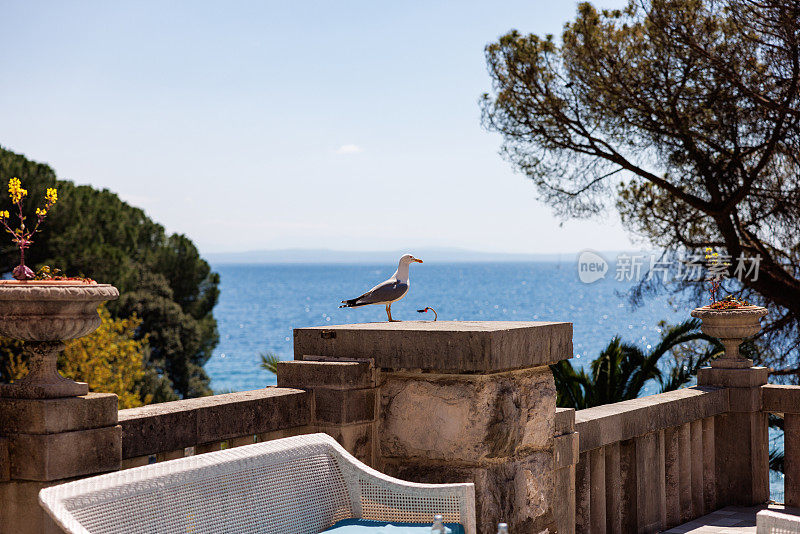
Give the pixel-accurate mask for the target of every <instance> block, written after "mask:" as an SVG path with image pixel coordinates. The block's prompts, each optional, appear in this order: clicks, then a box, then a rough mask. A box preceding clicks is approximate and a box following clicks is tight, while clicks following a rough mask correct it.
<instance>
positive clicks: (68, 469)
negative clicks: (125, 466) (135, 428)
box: [8, 426, 122, 482]
mask: <svg viewBox="0 0 800 534" xmlns="http://www.w3.org/2000/svg"><path fill="white" fill-rule="evenodd" d="M8 441H9V457H10V460H11V478H13V479H15V480H36V481H42V482H47V481H52V480H61V479H65V478H71V477H78V476H83V475H93V474H97V473H103V472H105V471H115V470H117V469H119V467H120V460H121V459H122V429H121V428H120V427H119V426H110V427H105V428H95V429H92V430H77V431H75V432H62V433H60V434H12V435H11V436H9V439H8Z"/></svg>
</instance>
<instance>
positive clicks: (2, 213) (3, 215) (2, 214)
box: [0, 211, 9, 219]
mask: <svg viewBox="0 0 800 534" xmlns="http://www.w3.org/2000/svg"><path fill="white" fill-rule="evenodd" d="M8 218H9V214H8V212H7V211H0V219H8Z"/></svg>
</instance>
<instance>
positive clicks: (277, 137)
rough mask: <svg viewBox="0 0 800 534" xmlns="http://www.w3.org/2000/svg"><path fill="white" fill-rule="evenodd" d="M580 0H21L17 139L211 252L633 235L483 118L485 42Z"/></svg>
mask: <svg viewBox="0 0 800 534" xmlns="http://www.w3.org/2000/svg"><path fill="white" fill-rule="evenodd" d="M623 3H624V1H623V0H602V1H597V2H595V5H598V6H602V7H619V6H621V5H622V4H623ZM575 8H576V2H574V1H568V0H548V1H546V0H528V1H508V2H501V1H498V2H486V1H484V2H432V1H429V2H423V1H419V2H391V3H390V2H375V1H364V2H347V1H342V2H330V1H327V2H219V1H217V2H201V1H193V2H188V1H187V2H145V1H136V2H106V1H98V2H35V1H12V2H8V1H6V2H4V3H3V17H2V19H0V49H1V50H2V51H3V53H2V59H0V65H2V76H0V145H3V146H5V147H7V148H10V149H12V150H14V151H17V152H22V153H24V154H25V155H27V156H28V157H30V158H32V159H35V160H38V161H43V162H47V163H49V164H50V165H52V166H53V167H54V168H55V170H56V172H57V173H58V175H59V176H60V177H62V178H67V179H70V180H73V181H75V182H78V183H88V184H92V185H93V186H96V187H106V188H109V189H111V190H112V191H115V192H117V193H119V195H120V196H121V197H122V198H123V199H125V200H127V201H129V202H130V203H132V204H134V205H137V206H139V207H142V208H144V209H145V210H146V211H147V213H148V214H149V215H150V216H152V217H153V218H154V219H156V220H157V221H159V222H160V223H162V224H164V225H165V226H166V227H167V229H168V230H169V231H176V232H183V233H186V234H188V235H189V236H190V237H191V238H192V239H193V240H194V241H195V242H196V243H197V244H198V246H199V247H200V249H201V251H203V252H222V251H239V250H253V249H264V248H287V247H311V248H335V249H348V250H349V249H358V250H374V249H397V248H408V249H409V250H413V248H414V247H415V246H420V247H421V246H425V247H430V246H452V247H465V248H470V249H474V250H485V251H506V252H533V253H536V252H572V251H576V250H580V249H583V248H594V249H625V248H630V246H631V245H630V241H629V238H628V237H627V234H626V233H625V231H623V230H622V229H621V228H620V226H619V224H618V222H617V217H616V215H611V216H609V217H608V218H607V219H602V220H595V221H588V222H567V223H566V224H564V226H563V227H559V221H558V220H557V219H556V218H554V217H553V215H552V214H551V212H550V209H549V208H548V207H546V206H544V205H543V204H541V203H539V202H538V201H536V192H535V189H534V187H533V186H532V184H531V183H530V181H529V180H527V179H526V178H524V177H522V176H520V175H517V174H514V173H513V172H512V170H511V168H510V166H509V164H508V163H506V162H505V161H503V160H502V159H501V158H500V156H498V154H497V151H498V148H499V146H500V138H499V137H498V136H497V135H496V134H490V133H488V132H486V131H485V130H483V129H482V128H481V126H480V111H479V107H478V98H479V96H480V94H481V93H482V92H484V91H486V90H488V89H489V88H490V79H489V76H488V74H487V72H486V66H485V61H484V56H483V48H484V46H485V45H486V44H487V43H488V42H490V41H492V40H494V39H496V38H497V37H498V36H499V35H501V34H503V33H505V32H506V31H508V30H509V29H511V28H517V29H519V30H521V31H524V32H536V33H540V34H544V33H554V34H557V35H558V34H560V32H561V28H562V26H563V24H564V23H565V22H566V21H567V20H570V19H572V18H574V15H575Z"/></svg>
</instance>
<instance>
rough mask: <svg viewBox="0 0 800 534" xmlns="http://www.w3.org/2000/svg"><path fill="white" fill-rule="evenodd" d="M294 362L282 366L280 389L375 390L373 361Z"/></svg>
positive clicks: (280, 364) (282, 363)
mask: <svg viewBox="0 0 800 534" xmlns="http://www.w3.org/2000/svg"><path fill="white" fill-rule="evenodd" d="M305 358H306V360H308V361H300V360H295V361H290V362H279V363H278V375H277V376H278V387H282V388H298V389H310V388H318V387H324V388H330V389H359V388H371V387H375V385H376V383H377V381H376V372H375V368H374V367H373V366H372V363H371V362H369V361H359V362H344V361H312V360H309V358H313V356H305Z"/></svg>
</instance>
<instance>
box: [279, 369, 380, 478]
mask: <svg viewBox="0 0 800 534" xmlns="http://www.w3.org/2000/svg"><path fill="white" fill-rule="evenodd" d="M376 382H377V377H376V372H375V368H374V367H373V365H372V362H371V361H370V360H361V361H359V360H352V361H342V360H330V359H327V360H326V359H325V358H319V357H314V356H307V359H306V360H296V361H292V362H280V363H278V387H286V388H297V389H305V390H307V391H311V393H312V397H311V398H312V401H311V420H310V422H309V427H308V429H307V430H308V431H309V432H325V433H326V434H328V435H330V436H332V437H333V438H334V439H335V440H336V441H338V442H339V443H340V444H341V445H342V446H343V447H344V448H345V449H347V451H348V452H350V454H352V455H353V456H355V457H356V458H358V459H359V460H361V461H362V462H364V463H365V464H367V465H369V466H374V465H375V458H376V448H377V440H376V439H375V432H376V430H377V428H376V427H377V413H378V408H377V404H378V401H379V395H378V389H377V383H376Z"/></svg>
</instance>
